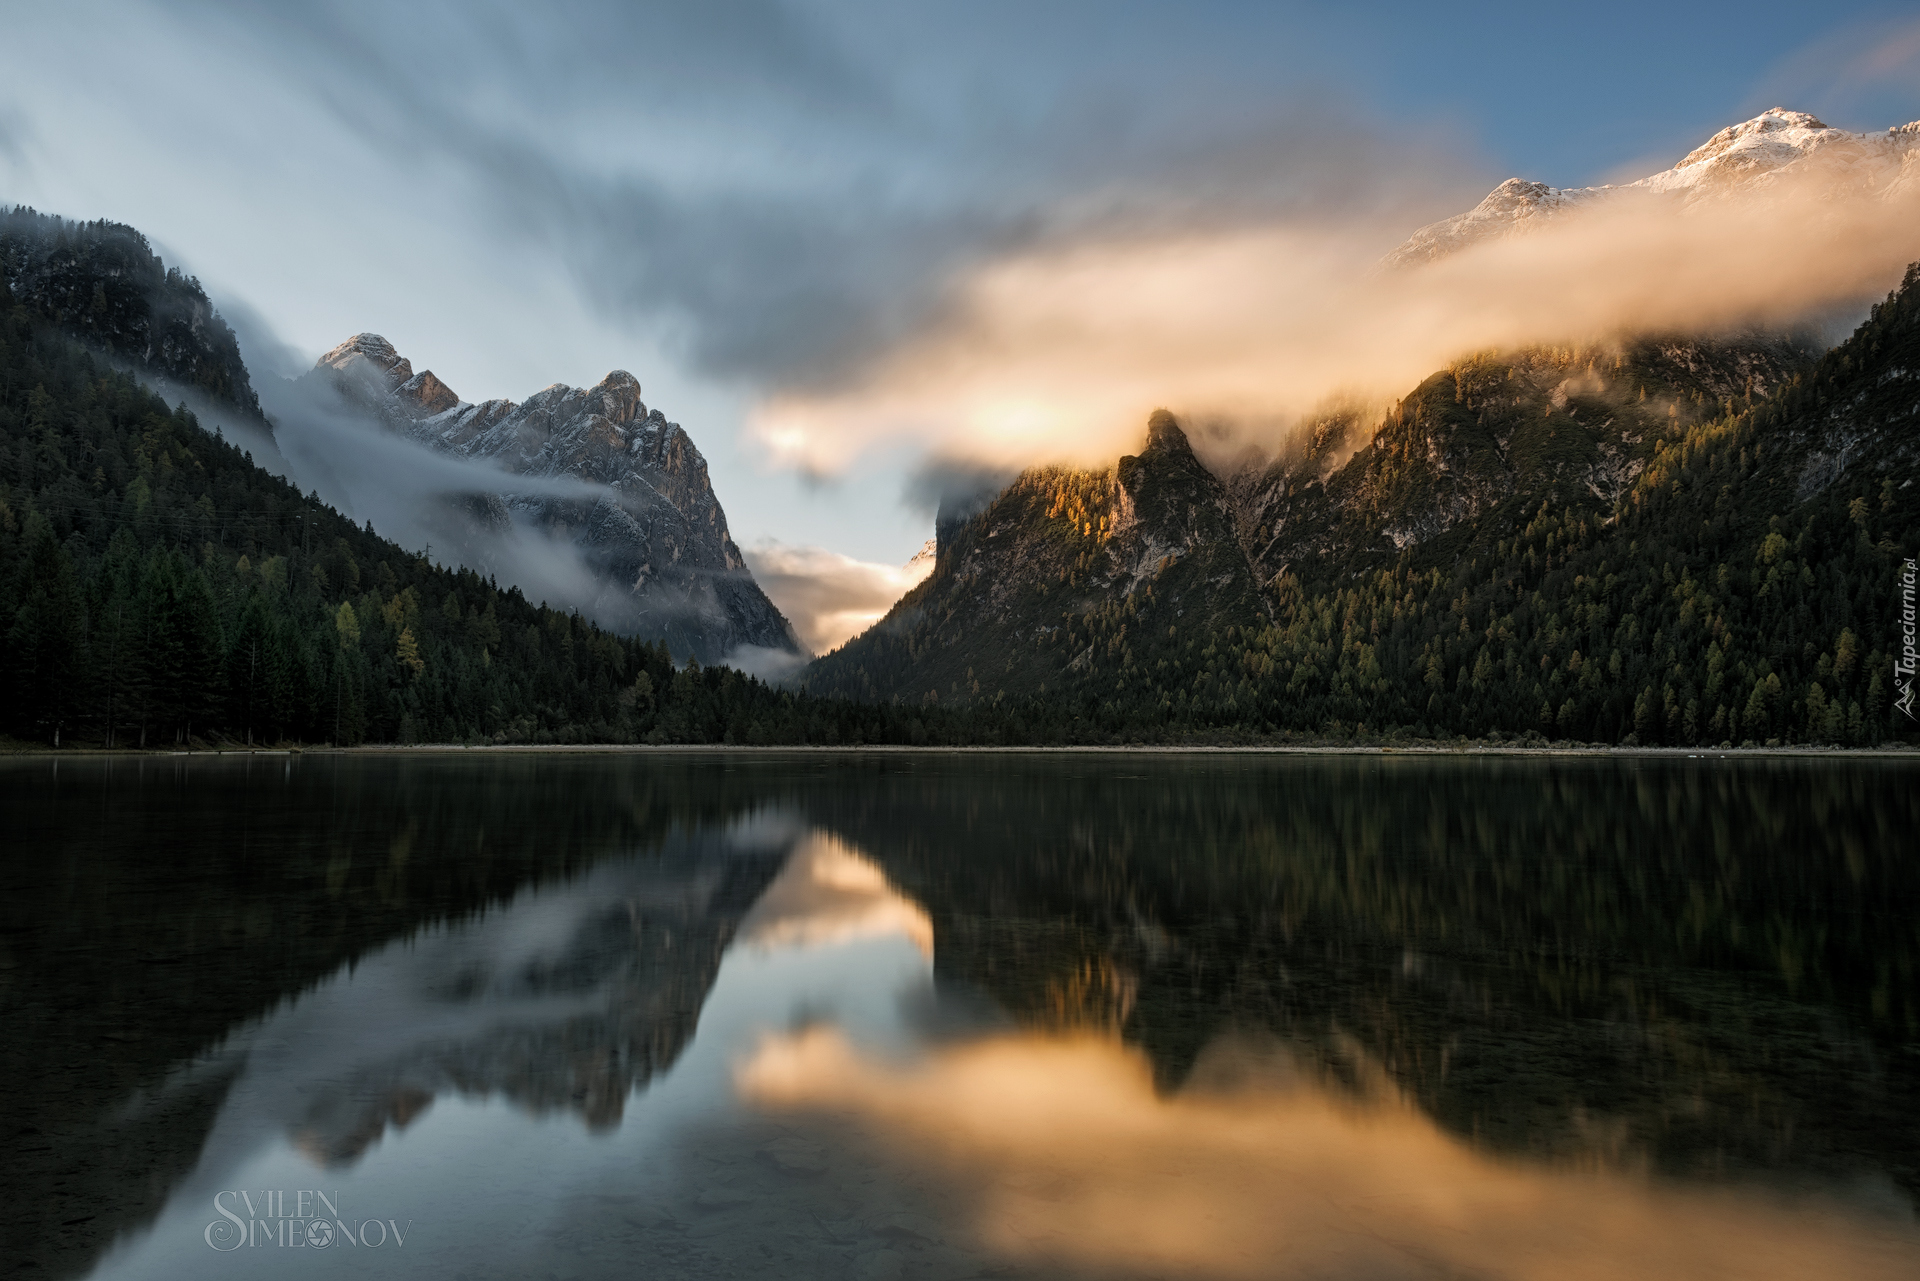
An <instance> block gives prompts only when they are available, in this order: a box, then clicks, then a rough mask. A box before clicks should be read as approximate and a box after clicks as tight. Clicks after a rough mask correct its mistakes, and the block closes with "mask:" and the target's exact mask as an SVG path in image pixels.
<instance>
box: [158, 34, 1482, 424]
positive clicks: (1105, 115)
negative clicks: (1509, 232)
mask: <svg viewBox="0 0 1920 1281" xmlns="http://www.w3.org/2000/svg"><path fill="white" fill-rule="evenodd" d="M184 12H185V13H187V14H188V15H190V16H191V17H192V18H193V19H194V20H195V21H196V22H197V23H199V24H200V25H202V26H208V27H209V28H210V29H214V30H218V31H219V32H221V33H222V38H224V39H226V40H230V41H238V42H240V43H241V44H242V45H243V46H244V47H245V48H246V49H247V50H248V51H249V54H250V55H251V56H252V57H253V58H255V59H256V60H259V61H262V62H265V63H271V64H275V65H277V66H278V67H280V68H281V70H282V71H283V72H284V75H285V77H286V79H287V81H288V82H289V83H290V84H294V85H299V86H304V87H305V92H307V93H310V94H311V95H312V96H313V97H314V98H315V99H317V100H318V101H320V102H322V103H324V104H325V105H326V107H327V109H328V110H329V111H330V112H331V113H332V114H333V115H334V116H335V117H336V118H337V119H338V120H339V121H341V122H343V123H345V124H346V125H347V127H348V128H349V129H351V130H352V131H354V132H355V133H356V134H357V135H358V136H359V137H360V138H362V139H363V140H364V141H366V142H367V143H369V144H371V145H372V146H373V147H374V148H376V149H378V150H379V151H381V152H383V153H385V154H386V155H388V156H390V157H392V158H394V160H395V162H396V163H397V164H398V165H399V166H400V167H402V168H403V169H404V170H407V171H409V172H412V173H416V174H418V176H419V182H420V186H419V187H418V188H417V189H416V194H417V193H418V192H422V191H423V192H427V193H438V198H439V199H440V200H441V201H442V203H443V204H444V206H445V208H446V209H447V211H448V215H449V217H457V218H462V219H468V220H473V219H477V220H478V221H479V222H480V223H482V224H483V225H485V226H487V227H489V228H490V229H491V230H492V231H493V232H494V233H495V234H497V235H499V236H501V237H503V238H505V239H507V240H508V241H510V242H513V243H516V244H518V245H521V246H525V245H528V244H531V245H533V246H535V247H537V248H538V249H539V250H541V251H543V252H545V253H548V254H551V255H552V256H553V257H554V258H555V259H557V260H558V262H560V263H561V264H563V265H564V266H565V268H566V269H567V270H568V272H569V273H570V274H571V276H572V277H573V280H574V283H575V285H576V287H577V288H578V290H579V291H580V293H581V295H582V296H583V297H584V298H586V299H587V300H588V301H589V302H590V303H591V304H592V305H594V306H595V307H597V308H598V309H599V310H600V311H601V312H603V313H604V314H606V315H609V316H612V317H616V318H618V319H620V320H622V321H624V322H626V323H627V324H630V325H633V326H637V327H639V328H642V329H645V330H647V331H649V332H651V333H653V334H655V335H656V336H658V337H659V338H661V340H662V341H664V342H665V343H666V344H667V345H668V346H669V348H670V349H672V350H673V351H675V352H676V353H677V354H678V355H679V356H680V357H681V358H683V359H684V360H685V361H686V362H687V364H688V366H689V367H690V368H691V369H692V370H693V371H695V372H698V373H701V374H704V375H707V376H712V377H717V378H721V379H726V380H732V381H736V382H739V383H741V384H744V385H746V386H748V387H753V388H761V389H795V388H804V389H813V390H819V389H823V388H828V387H831V386H834V385H836V384H837V383H839V382H841V381H843V380H845V379H848V378H850V377H854V376H856V375H857V374H859V373H860V372H861V371H863V370H864V369H865V368H866V367H867V366H868V364H869V363H870V362H871V361H872V360H873V359H875V358H876V357H877V356H879V355H881V354H883V353H885V352H887V351H889V350H891V349H892V348H893V347H894V346H896V345H897V344H898V343H900V342H902V341H904V340H907V339H909V338H911V337H912V336H913V335H915V334H917V333H920V332H921V331H922V330H924V329H925V328H926V327H927V326H928V325H930V324H934V323H937V322H938V321H939V320H940V318H941V317H942V316H943V315H944V314H945V312H946V309H947V308H948V306H949V305H950V302H951V299H952V294H951V288H950V287H951V285H952V282H953V281H955V280H956V279H960V278H963V277H964V276H965V275H966V274H967V273H968V272H969V271H971V270H973V269H975V268H977V267H979V266H980V265H981V264H983V263H986V262H989V261H993V260H997V259H1000V258H1004V257H1005V256H1007V255H1009V254H1012V253H1017V252H1023V251H1028V250H1032V249H1034V248H1036V247H1040V246H1045V245H1057V244H1060V243H1063V242H1069V241H1074V240H1077V239H1079V238H1082V237H1084V236H1085V235H1087V234H1089V233H1090V232H1094V231H1102V232H1109V233H1110V232H1112V231H1115V230H1117V229H1131V230H1133V231H1135V232H1138V231H1142V230H1147V229H1154V228H1166V227H1170V226H1189V227H1190V226H1194V225H1208V226H1219V225H1224V224H1228V223H1233V222H1236V221H1241V222H1244V221H1245V220H1247V219H1250V218H1260V217H1268V216H1271V215H1272V214H1273V213H1274V212H1275V211H1276V210H1279V209H1289V208H1290V209H1299V208H1302V207H1309V206H1310V207H1314V208H1321V209H1326V208H1339V209H1342V210H1352V209H1357V208H1367V209H1376V210H1377V209H1379V208H1381V207H1383V206H1389V205H1390V206H1393V207H1395V208H1397V209H1402V210H1406V209H1413V208H1419V209H1420V210H1422V211H1423V212H1431V211H1432V210H1434V209H1438V208H1443V207H1445V199H1444V198H1447V197H1451V196H1457V195H1458V194H1460V191H1461V190H1463V188H1461V187H1460V186H1459V185H1458V184H1459V182H1460V179H1461V177H1462V174H1461V172H1460V169H1461V166H1460V165H1459V164H1458V154H1459V151H1460V148H1458V147H1457V146H1452V145H1436V143H1437V142H1438V141H1439V139H1438V138H1437V135H1436V134H1435V132H1434V131H1433V130H1431V129H1422V128H1415V129H1403V130H1401V131H1398V132H1396V133H1392V134H1389V133H1387V132H1386V131H1382V130H1376V129H1372V128H1369V127H1367V126H1366V125H1364V124H1363V123H1358V122H1357V121H1358V113H1356V112H1354V111H1352V110H1351V109H1350V107H1349V105H1348V104H1347V103H1346V102H1345V100H1344V99H1343V97H1342V95H1341V93H1340V92H1339V90H1338V88H1337V86H1334V85H1331V84H1329V83H1328V81H1327V77H1326V76H1325V74H1324V73H1322V72H1319V71H1316V70H1314V69H1313V68H1312V67H1311V66H1310V65H1309V64H1308V62H1307V59H1306V56H1305V54H1304V52H1301V51H1294V52H1292V53H1290V54H1285V55H1283V54H1276V53H1274V52H1273V51H1272V50H1269V51H1268V52H1267V54H1266V55H1265V56H1264V57H1263V58H1260V59H1254V58H1252V57H1250V56H1247V55H1246V54H1244V53H1243V52H1242V46H1241V45H1240V44H1238V43H1227V44H1225V45H1212V46H1209V45H1208V41H1210V40H1217V39H1218V38H1219V37H1220V36H1222V35H1223V34H1225V33H1226V32H1229V31H1231V32H1234V33H1236V34H1238V35H1239V36H1241V38H1242V39H1243V40H1244V38H1245V37H1246V35H1247V34H1248V31H1247V23H1248V16H1247V15H1246V13H1245V11H1244V10H1243V9H1240V8H1238V7H1236V6H1232V5H1200V6H1197V7H1196V8H1195V9H1193V10H1192V11H1191V12H1190V13H1187V14H1183V20H1182V21H1180V22H1166V21H1157V20H1153V19H1151V18H1148V17H1143V15H1141V14H1139V13H1127V14H1119V13H1115V12H1113V11H1111V9H1110V8H1108V7H1104V6H1099V5H1079V6H1066V7H1065V8H1063V9H1062V10H1060V11H1059V12H1057V13H1052V14H1049V15H1046V16H1044V17H1041V16H1036V15H1033V14H1031V13H1030V12H1028V11H1026V10H1025V9H1015V8H1013V7H1010V6H992V5H988V6H984V7H979V8H978V9H977V10H969V12H968V14H967V15H966V17H965V19H964V20H961V19H958V18H944V19H943V18H939V17H937V16H932V15H924V14H923V15H920V16H918V17H916V18H913V19H910V20H908V19H902V18H900V17H898V16H897V15H895V14H893V13H892V12H890V11H889V10H888V9H887V8H886V7H884V6H882V7H878V8H874V9H872V10H871V11H864V12H863V11H861V10H860V9H859V8H856V9H854V10H851V11H850V10H847V9H845V8H843V7H828V6H822V5H814V4H803V3H791V4H781V3H776V2H775V0H728V2H727V3H724V4H720V5H714V6H705V5H693V4H665V5H649V6H627V5H617V4H586V3H578V4H570V5H563V6H558V7H556V8H553V9H551V10H548V9H542V10H540V11H537V12H536V11H529V10H526V9H524V8H523V7H521V6H515V5H511V4H504V3H489V4H481V5H474V6H466V5H462V6H445V5H427V6H423V7H409V8H406V9H402V10H398V11H395V10H391V9H390V8H387V7H382V6H375V5H371V4H364V3H359V2H357V0H334V2H333V3H321V4H315V5H303V6H297V7H283V8H281V9H279V10H274V11H270V12H269V13H266V14H263V13H262V11H260V10H259V9H258V8H257V7H256V6H242V5H226V4H206V5H195V6H189V7H188V8H187V9H185V10H184ZM1265 21H1268V20H1265V19H1263V20H1262V22H1265ZM1271 21H1273V22H1276V23H1277V22H1279V19H1278V18H1274V19H1271ZM1258 25H1260V24H1256V26H1258ZM1123 28H1124V30H1123ZM1148 36H1152V37H1155V38H1158V39H1159V40H1161V41H1162V45H1161V47H1160V48H1159V49H1157V50H1156V55H1157V59H1158V61H1159V63H1160V64H1162V65H1163V66H1164V68H1165V70H1164V72H1163V74H1164V75H1165V76H1166V80H1165V82H1164V83H1148V84H1142V83H1141V81H1140V79H1139V68H1138V63H1139V58H1138V56H1137V55H1138V53H1139V48H1138V46H1137V45H1135V44H1129V56H1128V58H1127V59H1125V60H1124V63H1123V65H1110V64H1108V63H1106V62H1103V60H1102V58H1101V56H1100V54H1099V49H1100V48H1101V47H1102V46H1101V45H1100V43H1099V41H1104V40H1115V41H1118V42H1120V43H1123V44H1126V43H1128V42H1137V41H1140V40H1142V39H1143V38H1146V37H1148ZM1090 38H1091V39H1090ZM1280 47H1281V48H1282V49H1291V45H1286V44H1283V45H1281V46H1280ZM1203 48H1204V49H1205V50H1206V52H1205V53H1204V55H1203V54H1202V53H1201V50H1202V49H1203ZM1222 48H1224V49H1226V50H1227V51H1228V52H1227V53H1226V54H1225V55H1224V56H1223V55H1222V54H1221V53H1220V52H1219V51H1220V49H1222ZM423 51H430V56H423ZM1289 57H1291V58H1293V59H1294V60H1295V62H1294V64H1293V65H1289V64H1288V58H1289ZM1200 64H1204V67H1205V72H1204V74H1200V73H1199V65H1200ZM1183 71H1184V72H1186V74H1184V75H1183V74H1181V73H1182V72H1183ZM1467 169H1468V171H1469V176H1468V178H1467V186H1471V185H1473V184H1474V183H1475V182H1476V181H1477V180H1476V179H1474V178H1472V177H1471V176H1470V170H1471V166H1468V167H1467Z"/></svg>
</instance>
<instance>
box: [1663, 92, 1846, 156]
mask: <svg viewBox="0 0 1920 1281" xmlns="http://www.w3.org/2000/svg"><path fill="white" fill-rule="evenodd" d="M1840 132H1841V131H1840V130H1838V129H1831V128H1829V127H1828V126H1827V125H1826V124H1825V123H1824V122H1822V121H1821V120H1819V119H1818V118H1816V117H1814V116H1812V115H1809V114H1808V113H1807V112H1804V111H1789V110H1788V109H1787V108H1785V107H1769V108H1767V109H1766V110H1765V111H1763V112H1761V113H1760V114H1759V115H1757V116H1755V117H1754V118H1753V119H1751V120H1742V121H1741V122H1740V123H1739V124H1737V125H1728V126H1727V127H1726V128H1725V129H1722V130H1721V131H1720V132H1719V133H1716V134H1714V135H1713V137H1711V138H1709V139H1707V140H1706V141H1705V142H1703V143H1701V144H1700V145H1699V146H1698V147H1695V148H1694V149H1693V150H1692V151H1689V152H1688V153H1687V154H1686V155H1685V156H1683V157H1682V158H1681V160H1680V162H1679V163H1678V164H1676V165H1675V166H1674V168H1675V169H1685V168H1686V167H1687V166H1688V165H1697V164H1700V163H1702V162H1703V161H1707V160H1712V159H1713V158H1714V157H1716V156H1720V155H1724V154H1725V153H1726V152H1728V151H1731V150H1733V149H1734V148H1735V147H1738V146H1740V145H1741V144H1742V143H1746V142H1748V140H1750V139H1765V140H1767V141H1769V142H1778V143H1780V144H1782V145H1785V146H1787V147H1792V148H1794V149H1795V150H1804V149H1806V148H1807V147H1808V145H1809V144H1811V145H1815V146H1817V145H1819V144H1820V142H1822V141H1825V139H1824V137H1822V138H1816V137H1814V135H1826V134H1837V133H1840Z"/></svg>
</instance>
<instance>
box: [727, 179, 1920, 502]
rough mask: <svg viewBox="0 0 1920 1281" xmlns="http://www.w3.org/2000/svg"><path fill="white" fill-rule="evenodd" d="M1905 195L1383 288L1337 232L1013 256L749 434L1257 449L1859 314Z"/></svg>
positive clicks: (1035, 454)
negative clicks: (1618, 354) (1197, 431)
mask: <svg viewBox="0 0 1920 1281" xmlns="http://www.w3.org/2000/svg"><path fill="white" fill-rule="evenodd" d="M1905 172H1906V177H1905V178H1904V179H1903V182H1904V187H1903V188H1897V189H1896V188H1888V189H1883V190H1882V191H1881V192H1877V193H1872V194H1867V193H1860V192H1849V191H1846V190H1845V189H1844V188H1841V189H1839V190H1836V188H1835V187H1834V186H1833V185H1831V184H1832V183H1833V182H1843V181H1845V180H1846V177H1847V175H1846V174H1844V173H1841V174H1838V175H1835V174H1830V173H1826V172H1824V171H1819V172H1812V173H1809V174H1808V175H1806V177H1805V180H1804V181H1801V182H1788V181H1786V180H1785V177H1784V175H1783V176H1782V177H1781V180H1780V181H1776V182H1773V183H1771V184H1770V185H1767V186H1765V187H1764V188H1763V189H1761V190H1759V191H1757V192H1756V193H1755V194H1752V195H1750V196H1749V197H1747V198H1739V199H1736V198H1733V197H1730V196H1729V197H1724V198H1717V199H1709V200H1705V201H1700V202H1697V203H1695V204H1693V205H1691V206H1686V207H1683V205H1682V204H1681V203H1680V202H1679V201H1676V200H1673V199H1669V198H1658V197H1644V198H1642V197H1640V196H1639V193H1622V194H1621V195H1620V196H1618V197H1617V198H1614V199H1610V200H1608V201H1606V202H1603V203H1602V204H1599V205H1596V206H1594V207H1591V208H1589V209H1586V210H1583V211H1581V212H1580V213H1578V214H1576V215H1571V216H1567V217H1563V218H1560V219H1557V220H1555V221H1554V222H1552V223H1550V224H1549V225H1548V226H1547V227H1545V228H1544V229H1542V230H1539V231H1536V232H1533V233H1532V234H1529V235H1525V236H1518V237H1513V238H1510V239H1506V240H1500V241H1493V242H1488V243H1483V244H1480V245H1478V246H1476V247H1474V248H1472V249H1469V250H1467V251H1464V252H1461V253H1458V254H1456V255H1454V256H1452V257H1449V258H1445V259H1442V260H1440V261H1438V262H1436V263H1433V264H1431V265H1429V266H1426V267H1423V268H1421V269H1419V270H1415V271H1400V272H1382V271H1379V270H1378V269H1377V267H1376V263H1377V260H1378V255H1379V247H1380V232H1381V228H1380V227H1378V226H1368V225H1364V224H1354V223H1342V222H1334V221H1327V220H1302V221H1280V222H1276V223H1274V224H1271V225H1267V226H1262V227H1254V228H1231V229H1227V230H1223V231H1219V232H1202V233H1178V234H1173V235H1168V236H1153V237H1133V238H1114V239H1106V240H1091V241H1087V242H1084V243H1079V244H1075V245H1072V246H1069V247H1065V248H1060V249H1048V250H1045V251H1040V252H1033V253H1024V254H1015V255H1010V256H1008V257H1006V258H1003V259H1000V260H997V261H995V262H992V263H990V264H986V265H983V266H981V267H979V268H977V269H975V270H974V271H973V272H971V273H970V274H969V276H968V277H967V278H966V279H965V280H964V281H963V282H962V283H961V284H960V285H959V286H958V288H957V291H956V292H957V297H958V301H957V302H956V304H955V306H954V307H953V309H952V312H951V314H950V316H949V318H948V319H947V320H946V321H945V322H944V323H943V324H941V325H940V326H938V327H936V328H934V329H931V330H929V331H928V332H927V333H925V334H923V335H921V336H920V337H918V338H916V339H915V340H913V341H911V342H909V343H905V344H903V345H902V346H900V347H899V348H897V349H895V350H894V351H892V352H891V353H889V355H888V356H887V357H886V358H885V359H884V360H882V361H880V362H879V363H878V364H877V365H876V367H875V369H874V370H873V372H872V373H871V375H870V376H869V377H867V378H866V379H865V380H864V381H863V382H861V383H860V384H859V385H857V386H854V387H851V388H849V389H847V390H844V391H838V392H834V393H831V394H825V395H815V394H808V393H805V392H794V393H786V394H775V395H773V396H770V397H768V398H767V399H766V400H765V401H764V402H763V403H762V405H761V406H760V407H759V409H758V410H757V412H756V414H755V417H754V419H753V421H752V424H751V427H752V430H753V431H754V433H755V434H756V435H757V436H758V438H759V439H760V440H761V441H762V442H763V443H764V444H765V445H766V447H767V448H768V449H769V450H770V451H772V452H773V453H774V454H775V455H776V456H778V457H780V458H782V459H784V460H786V461H788V462H790V463H792V464H793V465H796V466H804V467H808V468H812V469H814V470H816V471H820V472H825V473H832V472H834V471H836V470H838V469H840V468H843V467H845V466H847V465H848V464H849V463H850V462H851V461H852V460H853V459H854V458H856V457H858V456H860V455H861V454H863V453H866V452H869V451H872V450H875V449H878V448H881V447H883V446H886V445H888V444H889V443H891V442H893V441H895V440H897V439H899V438H902V437H905V438H910V439H912V440H915V441H918V442H920V443H921V444H922V445H923V446H924V447H926V448H927V449H929V450H930V451H932V452H935V453H937V454H943V455H946V456H949V457H955V458H963V459H971V460H975V461H977V462H978V463H980V464H982V465H985V466H989V467H991V466H1003V467H1005V466H1017V465H1023V464H1028V463H1034V462H1049V461H1059V462H1071V463H1080V464H1097V463H1104V462H1108V461H1110V460H1111V459H1112V458H1113V457H1114V456H1115V455H1116V454H1118V453H1121V452H1123V451H1127V450H1131V449H1133V448H1135V447H1137V444H1138V440H1139V437H1140V434H1141V432H1142V430H1143V425H1144V423H1145V420H1146V416H1147V414H1148V413H1149V412H1150V411H1151V410H1152V409H1153V408H1155V407H1156V406H1160V405H1165V406H1168V407H1171V408H1173V409H1175V410H1176V411H1179V412H1182V413H1183V414H1185V415H1189V416H1193V417H1196V418H1206V417H1218V418H1221V419H1225V420H1230V421H1233V422H1236V423H1238V424H1240V426H1241V428H1242V429H1243V430H1244V431H1246V432H1248V433H1249V434H1252V435H1254V436H1256V437H1263V438H1265V439H1266V440H1267V441H1268V442H1269V443H1271V442H1272V441H1274V440H1275V439H1277V438H1278V437H1279V436H1280V435H1281V434H1283V432H1284V431H1285V429H1286V427H1287V425H1288V424H1290V423H1291V422H1293V421H1295V420H1297V419H1298V418H1299V417H1301V416H1302V415H1305V414H1307V413H1309V412H1311V411H1313V410H1314V409H1315V407H1317V406H1319V405H1322V404H1324V403H1326V402H1327V401H1328V400H1330V399H1333V398H1336V397H1353V398H1358V399H1361V400H1368V401H1379V400H1382V399H1388V400H1390V399H1391V398H1392V397H1394V396H1398V395H1403V394H1405V392H1406V391H1407V390H1409V389H1410V388H1412V387H1413V386H1414V385H1416V384H1417V383H1418V382H1419V380H1420V379H1421V378H1423V377H1425V376H1426V375H1427V374H1429V373H1431V372H1432V371H1434V370H1435V369H1438V368H1441V367H1443V366H1444V365H1446V364H1447V363H1448V362H1449V361H1451V360H1453V359H1456V358H1458V357H1460V356H1463V355H1465V354H1468V353H1471V352H1474V351H1479V350H1485V349H1490V348H1508V349H1510V348H1514V347H1518V346H1523V345H1528V344H1565V343H1575V342H1593V341H1605V340H1608V339H1611V338H1615V337H1618V336H1620V335H1622V334H1626V333H1629V332H1640V333H1646V332H1661V331H1686V332H1714V331H1729V330H1738V329H1741V328H1746V327H1753V326H1776V327H1778V326H1788V325H1792V324H1795V323H1797V322H1799V321H1801V320H1803V319H1805V318H1806V317H1808V316H1809V315H1812V314H1815V313H1819V312H1822V311H1830V310H1831V309H1834V308H1844V307H1850V306H1859V305H1862V304H1864V302H1865V301H1867V300H1870V299H1873V298H1876V297H1877V296H1879V295H1881V294H1883V293H1884V292H1885V291H1886V290H1887V289H1888V288H1890V287H1891V286H1892V285H1893V284H1895V283H1897V281H1898V279H1899V277H1900V273H1901V270H1902V269H1903V268H1904V266H1905V265H1906V264H1907V263H1908V262H1909V261H1911V260H1913V259H1914V258H1916V257H1920V154H1910V163H1909V166H1908V169H1907V170H1906V171H1905Z"/></svg>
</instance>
